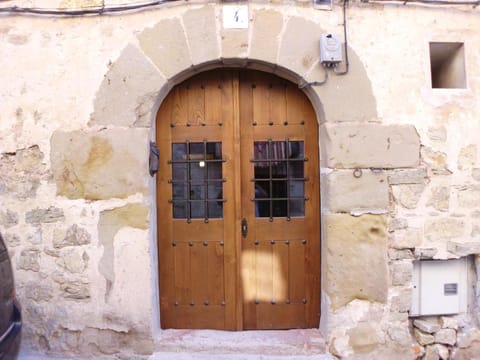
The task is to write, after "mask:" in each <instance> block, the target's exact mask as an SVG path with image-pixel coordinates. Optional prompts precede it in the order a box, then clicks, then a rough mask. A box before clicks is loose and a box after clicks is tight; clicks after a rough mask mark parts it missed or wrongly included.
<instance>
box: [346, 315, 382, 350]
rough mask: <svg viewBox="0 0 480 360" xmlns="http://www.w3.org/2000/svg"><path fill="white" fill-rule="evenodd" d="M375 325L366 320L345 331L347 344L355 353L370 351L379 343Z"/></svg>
mask: <svg viewBox="0 0 480 360" xmlns="http://www.w3.org/2000/svg"><path fill="white" fill-rule="evenodd" d="M376 329H377V325H376V324H375V325H373V324H370V323H366V322H361V323H359V324H358V325H357V326H356V327H355V328H353V329H350V330H348V331H347V334H348V336H349V338H350V339H349V345H350V346H351V347H352V349H353V350H354V351H355V352H356V353H365V352H370V351H372V350H373V349H374V348H375V347H376V346H377V344H378V343H379V339H378V336H377V334H376Z"/></svg>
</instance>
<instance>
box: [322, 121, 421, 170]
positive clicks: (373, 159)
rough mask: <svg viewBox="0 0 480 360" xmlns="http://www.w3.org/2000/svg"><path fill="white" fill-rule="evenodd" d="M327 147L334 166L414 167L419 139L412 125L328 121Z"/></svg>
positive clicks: (327, 153)
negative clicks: (332, 122)
mask: <svg viewBox="0 0 480 360" xmlns="http://www.w3.org/2000/svg"><path fill="white" fill-rule="evenodd" d="M322 130H323V131H324V132H325V134H326V139H325V148H326V157H327V158H326V160H327V163H328V167H331V168H372V167H373V168H397V167H400V168H401V167H415V166H417V165H418V163H419V147H420V142H419V138H418V134H417V132H416V130H415V128H414V127H413V126H404V125H391V126H385V125H376V124H362V125H361V124H325V125H324V127H323V129H322Z"/></svg>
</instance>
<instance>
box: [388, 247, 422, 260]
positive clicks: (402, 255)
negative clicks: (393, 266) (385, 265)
mask: <svg viewBox="0 0 480 360" xmlns="http://www.w3.org/2000/svg"><path fill="white" fill-rule="evenodd" d="M388 257H389V258H390V259H392V260H404V259H414V258H415V257H414V256H413V252H412V250H410V249H401V250H399V249H394V248H390V249H388Z"/></svg>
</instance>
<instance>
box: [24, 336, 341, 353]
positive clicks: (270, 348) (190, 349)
mask: <svg viewBox="0 0 480 360" xmlns="http://www.w3.org/2000/svg"><path fill="white" fill-rule="evenodd" d="M154 351H155V353H154V354H153V355H151V356H149V357H145V358H144V359H146V360H147V359H148V360H334V359H335V357H333V356H332V355H330V354H328V353H327V351H326V345H325V340H324V338H323V337H322V335H321V334H320V332H319V331H318V330H316V329H303V330H302V329H300V330H282V331H242V332H234V331H215V330H163V331H162V332H161V333H160V334H159V335H158V336H157V337H156V339H155V345H154ZM49 359H52V360H84V358H79V357H69V356H63V357H62V356H59V355H44V354H39V353H33V352H31V351H27V350H25V349H23V350H22V351H21V353H20V356H19V359H18V360H49ZM114 359H115V360H116V359H122V360H129V358H128V356H125V355H124V356H122V357H117V356H115V355H111V356H102V357H95V360H114ZM134 359H135V360H137V359H139V357H135V356H134Z"/></svg>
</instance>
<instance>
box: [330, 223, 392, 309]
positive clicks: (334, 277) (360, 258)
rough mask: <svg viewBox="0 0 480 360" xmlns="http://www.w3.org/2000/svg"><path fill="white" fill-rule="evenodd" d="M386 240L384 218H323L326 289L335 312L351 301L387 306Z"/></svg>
mask: <svg viewBox="0 0 480 360" xmlns="http://www.w3.org/2000/svg"><path fill="white" fill-rule="evenodd" d="M386 240H387V236H386V219H385V216H381V215H362V216H360V217H353V216H350V215H343V214H342V215H328V216H326V217H325V242H326V248H327V255H326V256H327V259H326V264H327V285H326V289H327V293H328V295H329V297H330V300H331V302H332V307H333V308H334V309H336V308H339V307H341V306H343V305H345V304H347V303H348V302H350V301H352V300H354V299H363V300H369V301H377V302H386V300H387V292H388V270H387V247H386ZM372 274H375V276H373V277H372Z"/></svg>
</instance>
